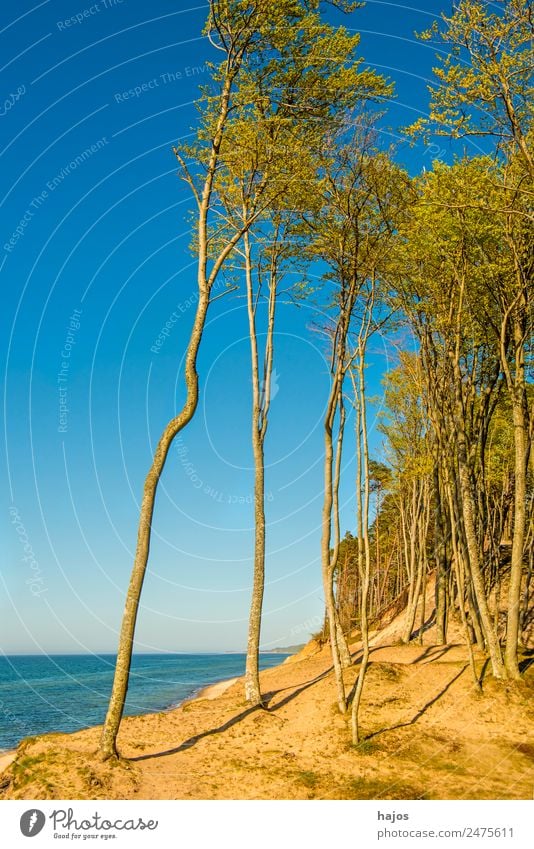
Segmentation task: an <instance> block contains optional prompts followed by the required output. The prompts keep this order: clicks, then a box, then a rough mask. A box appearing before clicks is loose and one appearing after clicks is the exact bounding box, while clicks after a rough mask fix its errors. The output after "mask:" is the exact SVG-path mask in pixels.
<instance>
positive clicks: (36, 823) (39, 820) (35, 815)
mask: <svg viewBox="0 0 534 849" xmlns="http://www.w3.org/2000/svg"><path fill="white" fill-rule="evenodd" d="M45 822H46V817H45V815H44V814H43V812H42V811H38V810H37V809H36V808H32V809H31V810H30V811H25V812H24V813H23V814H22V816H21V818H20V830H21V831H22V833H23V835H24V837H35V835H36V834H39V832H40V831H42V829H43V826H44V824H45Z"/></svg>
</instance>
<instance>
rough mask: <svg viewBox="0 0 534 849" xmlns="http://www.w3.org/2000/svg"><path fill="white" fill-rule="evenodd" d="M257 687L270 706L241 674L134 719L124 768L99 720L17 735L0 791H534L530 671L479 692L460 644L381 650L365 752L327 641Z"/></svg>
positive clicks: (527, 794) (8, 795) (178, 795)
mask: <svg viewBox="0 0 534 849" xmlns="http://www.w3.org/2000/svg"><path fill="white" fill-rule="evenodd" d="M352 649H353V653H354V658H355V661H356V662H355V664H354V665H353V666H352V667H351V668H349V669H347V670H345V673H344V676H345V681H346V686H347V691H348V690H349V688H351V687H352V686H353V684H354V681H355V677H356V675H357V672H358V657H359V644H357V643H355V644H353V646H352ZM477 663H478V664H479V666H480V669H482V667H483V665H484V658H483V657H482V656H480V657H477ZM261 683H262V691H263V693H264V698H265V703H266V708H265V709H262V708H252V707H250V706H249V705H247V703H246V702H245V700H244V693H243V681H242V679H235V678H233V679H230V680H225V681H219V682H217V683H216V684H212V685H210V686H209V687H206V688H204V690H203V691H202V692H200V693H199V694H198V695H197V697H196V698H195V699H193V700H190V701H189V702H184V703H182V704H181V705H180V706H179V707H177V708H175V709H173V710H170V711H165V712H163V713H154V714H145V715H141V716H133V717H126V718H125V719H124V721H123V723H122V725H121V730H120V734H119V739H118V745H119V751H120V753H121V760H119V761H118V762H110V761H107V762H104V763H103V762H102V761H101V760H100V758H99V756H98V751H97V749H98V741H99V736H100V728H88V729H86V730H83V731H79V732H76V733H73V734H48V735H43V736H41V737H37V738H32V739H30V740H29V741H26V742H24V741H23V742H22V743H21V745H20V746H19V747H18V749H17V753H16V761H15V762H14V763H13V762H12V763H11V764H9V765H8V766H7V768H6V767H4V772H3V774H2V782H1V783H0V798H4V799H500V798H509V799H527V798H531V797H532V780H533V774H534V771H533V760H534V747H533V746H532V745H530V744H529V743H528V742H526V741H527V740H528V739H529V734H530V731H531V728H532V720H533V712H534V706H533V701H534V700H533V699H532V695H533V692H534V668H532V669H531V670H530V671H528V672H527V673H526V675H525V680H524V681H523V682H522V683H521V684H520V685H519V686H514V687H507V686H505V685H502V684H499V683H498V682H496V681H494V680H493V679H492V678H487V679H486V680H485V682H484V693H483V696H481V695H480V694H479V693H478V692H477V691H476V690H475V688H474V686H473V682H472V679H471V677H470V671H469V664H468V659H467V653H466V649H465V646H463V645H459V644H457V645H449V646H433V645H429V644H427V645H424V646H419V645H409V646H401V645H398V644H394V643H393V641H392V640H388V642H387V644H385V645H375V646H374V647H373V649H372V652H371V665H370V667H369V671H368V675H367V678H366V683H365V688H364V697H363V706H362V731H363V735H364V740H363V743H362V744H361V745H360V746H358V747H354V746H353V745H352V744H351V742H350V716H348V715H345V716H342V715H340V714H339V713H338V712H337V710H336V704H335V687H334V682H333V675H332V665H331V655H330V649H329V647H328V646H324V647H320V646H319V645H317V644H314V643H311V644H309V645H308V646H307V647H306V649H304V650H303V651H302V652H300V653H299V654H298V655H295V656H294V657H293V658H291V660H290V661H289V662H285V663H282V664H280V665H279V666H276V667H272V668H271V669H267V670H265V671H263V672H262V673H261ZM3 757H5V758H7V757H11V758H12V757H13V756H12V755H7V754H4V756H3Z"/></svg>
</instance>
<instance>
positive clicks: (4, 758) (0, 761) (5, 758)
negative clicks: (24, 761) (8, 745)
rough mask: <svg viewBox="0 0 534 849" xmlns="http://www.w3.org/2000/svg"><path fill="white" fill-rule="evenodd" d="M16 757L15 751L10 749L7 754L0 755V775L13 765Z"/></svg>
mask: <svg viewBox="0 0 534 849" xmlns="http://www.w3.org/2000/svg"><path fill="white" fill-rule="evenodd" d="M16 757H17V750H16V749H11V750H10V751H8V752H1V753H0V773H2V772H3V771H4V770H5V769H7V768H8V766H10V764H12V763H13V761H14V760H15V758H16Z"/></svg>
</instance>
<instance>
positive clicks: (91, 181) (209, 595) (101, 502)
mask: <svg viewBox="0 0 534 849" xmlns="http://www.w3.org/2000/svg"><path fill="white" fill-rule="evenodd" d="M420 5H421V6H423V3H421V4H420ZM449 5H450V4H446V3H443V2H439V1H438V0H425V3H424V7H425V8H424V10H423V9H417V8H415V7H411V6H408V5H400V4H395V3H386V2H368V3H367V6H366V7H365V8H364V9H363V10H359V11H357V12H355V13H354V14H353V15H351V16H350V17H349V18H348V19H346V20H345V23H346V24H347V25H348V26H349V27H350V28H353V29H357V30H359V31H360V32H361V54H362V55H363V56H364V57H365V60H366V62H367V63H368V64H369V65H370V66H373V67H376V68H377V70H379V71H380V72H381V73H384V74H385V75H387V76H389V77H391V78H393V79H394V81H395V83H396V99H395V101H394V102H392V104H391V108H390V112H389V115H388V117H387V119H386V122H387V123H388V124H389V125H390V126H391V128H392V131H393V134H395V131H396V129H397V128H398V127H399V126H401V125H403V124H407V123H410V122H411V121H412V120H414V119H415V118H416V117H418V115H419V114H421V112H423V113H424V112H425V107H426V104H427V94H426V82H427V80H428V78H430V74H431V67H432V64H433V63H434V59H433V56H434V48H433V47H432V46H429V45H428V44H420V43H418V42H417V41H416V40H415V39H414V37H413V32H414V30H421V29H423V28H424V27H426V26H427V25H428V24H429V23H430V22H431V20H432V19H433V16H434V15H435V14H437V13H439V11H440V10H446V11H448V10H449V8H448V7H449ZM205 12H206V9H205V6H204V5H203V4H199V5H195V6H193V5H191V6H190V5H189V4H188V3H186V2H184V1H183V0H182V2H181V3H176V2H170V0H153V2H152V3H150V4H144V3H138V2H133V0H122V2H118V0H116V2H113V0H99V2H95V3H92V4H91V3H87V4H85V5H84V3H83V2H81V3H80V2H75V0H70V2H59V0H58V1H56V0H49V2H41V3H38V4H33V3H29V2H27V0H22V2H19V3H17V4H16V6H13V5H10V4H4V5H3V7H2V11H1V13H0V15H1V20H0V40H1V41H0V43H1V65H2V66H3V67H2V69H1V76H2V83H3V84H2V92H3V95H2V97H3V98H5V100H4V102H3V106H2V107H1V109H0V113H1V116H0V128H1V130H2V135H1V144H0V151H1V152H0V158H1V160H2V163H1V171H0V174H1V176H0V179H1V181H2V186H1V190H0V197H1V206H2V218H1V220H2V240H1V251H0V274H1V277H2V284H3V285H2V290H3V301H4V308H3V310H2V316H1V319H0V320H1V322H2V325H3V327H2V331H3V332H2V338H3V340H5V343H4V344H3V348H2V365H3V367H4V375H5V380H4V384H5V394H4V404H5V406H4V411H5V433H4V435H3V450H2V479H3V480H4V482H5V485H4V497H3V508H2V542H1V544H2V550H1V561H0V562H1V564H2V592H1V601H0V604H1V607H0V621H1V623H2V624H1V633H0V646H1V648H2V650H3V651H4V652H6V653H10V652H27V653H33V652H42V651H45V652H60V651H61V652H64V651H67V652H86V651H113V650H114V649H115V647H116V643H117V630H118V627H119V625H120V618H121V614H122V605H123V597H124V592H125V588H126V586H127V582H128V578H129V573H130V568H131V562H132V552H133V548H134V543H135V537H136V527H137V516H138V509H137V505H138V501H139V497H140V493H141V491H142V484H143V479H144V476H145V474H146V471H147V469H148V467H149V464H150V459H151V451H152V448H153V446H154V444H155V441H156V440H157V438H158V435H159V433H160V431H161V429H162V427H163V426H164V425H165V423H166V422H167V420H168V419H169V418H170V417H171V416H172V415H173V414H174V412H175V410H176V409H177V408H178V407H179V405H180V400H181V398H182V397H183V386H182V381H181V375H180V364H181V359H182V356H183V353H184V349H185V345H186V343H187V339H188V332H189V328H190V324H191V320H192V316H193V312H194V291H195V276H194V264H193V261H192V257H191V255H190V253H189V248H188V244H189V232H188V223H187V214H188V211H189V210H190V208H191V199H190V197H189V195H188V192H187V189H186V187H185V186H184V185H183V184H182V183H181V182H180V180H179V179H178V178H177V176H176V164H175V160H174V157H173V155H172V153H171V146H172V144H173V143H175V142H176V141H177V140H179V139H180V138H184V137H185V136H187V134H188V133H190V132H191V129H192V127H193V126H194V124H195V120H196V113H195V107H194V101H195V98H196V97H197V96H198V85H199V84H201V83H202V82H206V80H207V74H206V67H205V62H206V59H207V58H208V57H209V56H210V52H209V45H208V44H207V42H206V41H205V40H204V39H203V38H202V37H201V36H200V32H201V29H202V25H203V21H204V18H205ZM330 14H335V13H330ZM337 17H338V16H337V14H336V19H337ZM438 149H443V152H442V153H441V156H442V157H445V158H447V157H448V156H449V150H448V145H447V142H445V141H443V140H438V141H437V142H436V144H435V145H434V146H433V147H431V148H428V147H424V146H423V145H422V144H420V145H418V146H416V147H415V148H413V149H410V148H408V147H406V146H405V147H402V148H401V149H400V151H399V159H400V161H402V162H404V164H405V165H406V166H407V167H408V168H409V169H410V170H411V171H412V172H417V171H418V170H420V169H421V168H422V166H423V165H425V164H426V165H427V167H429V166H430V163H431V160H432V158H433V156H435V155H436V151H437V150H438ZM192 296H193V297H192ZM173 313H177V314H178V316H179V318H178V320H176V321H175V322H174V323H173V324H172V326H171V328H169V333H168V335H167V336H164V337H161V336H160V333H161V332H162V329H164V328H165V326H166V323H167V322H169V319H170V318H171V316H172V314H173ZM279 317H280V322H279V329H278V335H277V338H276V363H275V368H276V371H277V390H278V391H277V394H276V397H275V398H274V399H273V404H272V414H271V425H270V430H269V434H268V440H267V447H266V452H267V483H266V485H267V491H268V520H269V530H268V562H267V581H268V584H267V591H266V598H265V618H264V627H263V645H264V646H265V647H269V646H274V645H286V644H288V643H295V642H303V641H304V640H305V639H306V638H307V636H308V634H309V632H310V631H311V630H317V628H318V627H319V624H320V620H321V617H322V609H323V595H322V588H321V582H320V561H319V540H320V527H319V525H320V513H321V486H322V435H321V419H322V415H323V409H324V403H325V399H326V396H327V392H328V377H327V366H326V363H325V358H324V357H325V351H324V349H323V347H322V345H321V342H320V340H318V339H317V338H316V337H314V334H312V333H310V331H309V323H310V321H311V320H312V318H313V309H312V307H311V306H302V307H301V308H300V309H296V308H295V307H294V306H292V305H283V306H282V307H281V308H280V314H279ZM246 332H247V326H246V315H245V312H244V305H243V302H242V300H240V299H237V298H232V297H231V296H227V297H224V298H221V299H220V300H218V301H217V302H216V304H214V306H213V308H212V311H211V314H210V316H209V320H208V326H207V329H206V335H205V340H204V344H203V347H202V351H201V355H200V362H199V365H200V374H201V381H202V396H201V404H200V407H199V410H198V415H197V417H196V419H195V420H194V422H193V423H192V425H191V426H190V427H189V428H188V429H187V430H186V431H185V432H184V433H183V435H182V437H181V438H180V440H179V441H178V443H175V445H174V447H173V448H172V449H171V452H170V455H169V460H168V464H167V468H166V471H165V474H164V478H163V480H162V486H161V489H160V492H159V496H158V500H157V505H156V513H155V521H154V538H153V545H152V553H151V558H150V564H149V571H148V576H147V580H146V582H145V589H144V592H143V598H142V608H141V612H140V616H139V626H138V632H137V644H136V647H137V650H139V651H197V650H198V651H208V650H237V649H242V648H243V647H244V645H245V643H246V619H247V614H248V600H249V591H250V581H251V569H252V559H251V558H252V541H253V535H252V508H251V503H250V501H251V494H252V487H253V479H252V471H251V452H250V447H249V430H250V425H249V422H250V413H249V407H250V379H249V373H248V369H249V361H248V343H247V338H246ZM158 338H159V339H160V342H161V340H162V339H163V344H158ZM393 360H394V351H393V349H392V347H391V342H390V341H389V342H388V340H377V341H376V343H374V345H373V347H372V351H371V358H370V368H369V383H370V387H371V391H372V392H373V393H375V394H378V395H379V394H380V391H381V390H380V380H381V375H382V374H383V372H384V370H385V369H386V368H387V367H388V363H389V364H390V363H391V362H392V361H393ZM373 443H374V450H375V452H377V451H379V445H378V439H377V437H376V435H373ZM347 447H348V450H347V470H346V482H345V485H344V489H343V513H342V518H343V527H344V528H345V529H351V528H352V527H353V509H354V504H353V469H352V466H351V464H350V457H349V454H350V450H351V446H350V435H349V440H348V442H347Z"/></svg>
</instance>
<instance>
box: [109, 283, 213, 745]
mask: <svg viewBox="0 0 534 849" xmlns="http://www.w3.org/2000/svg"><path fill="white" fill-rule="evenodd" d="M208 305H209V293H208V292H207V291H206V289H203V290H202V291H201V293H200V296H199V300H198V304H197V312H196V316H195V322H194V325H193V330H192V332H191V339H190V342H189V347H188V350H187V356H186V362H185V382H186V388H187V397H186V401H185V404H184V406H183V408H182V411H181V413H180V414H179V415H178V416H176V417H175V418H174V419H172V420H171V421H170V422H169V424H168V425H167V427H166V428H165V430H164V431H163V434H162V435H161V437H160V440H159V442H158V445H157V447H156V451H155V454H154V459H153V461H152V466H151V468H150V471H149V473H148V475H147V477H146V479H145V486H144V491H143V500H142V502H141V511H140V516H139V528H138V533H137V547H136V551H135V559H134V565H133V569H132V574H131V577H130V584H129V587H128V592H127V595H126V603H125V606H124V614H123V619H122V626H121V632H120V639H119V648H118V652H117V661H116V666H115V676H114V679H113V688H112V691H111V697H110V701H109V706H108V711H107V715H106V720H105V723H104V727H103V729H102V736H101V740H100V752H101V755H102V757H103V758H104V759H107V758H110V757H113V756H117V747H116V741H117V734H118V731H119V727H120V723H121V719H122V714H123V711H124V703H125V700H126V692H127V690H128V681H129V676H130V665H131V659H132V649H133V642H134V634H135V624H136V620H137V613H138V610H139V600H140V596H141V589H142V587H143V581H144V578H145V573H146V566H147V562H148V554H149V551H150V535H151V529H152V516H153V513H154V502H155V498H156V490H157V486H158V483H159V479H160V477H161V473H162V471H163V467H164V465H165V460H166V458H167V454H168V451H169V448H170V446H171V443H172V441H173V439H174V437H175V436H176V435H177V434H178V433H179V432H180V431H181V430H182V429H183V428H184V427H185V426H186V425H187V424H188V422H190V421H191V419H192V418H193V415H194V413H195V410H196V408H197V404H198V375H197V370H196V362H197V354H198V349H199V346H200V342H201V339H202V331H203V329H204V325H205V321H206V314H207V310H208Z"/></svg>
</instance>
